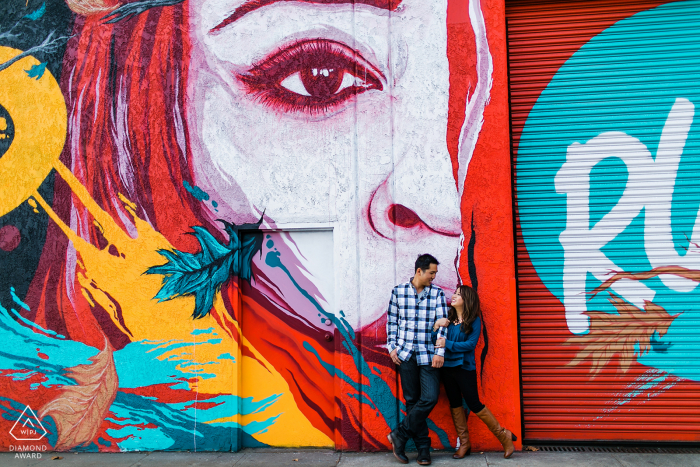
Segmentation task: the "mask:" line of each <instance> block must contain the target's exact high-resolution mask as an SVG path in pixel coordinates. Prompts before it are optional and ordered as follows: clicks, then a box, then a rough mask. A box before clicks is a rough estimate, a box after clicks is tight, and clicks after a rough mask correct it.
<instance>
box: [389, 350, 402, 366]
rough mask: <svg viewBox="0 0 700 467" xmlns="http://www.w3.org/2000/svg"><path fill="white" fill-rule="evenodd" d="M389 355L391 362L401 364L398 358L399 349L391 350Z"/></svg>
mask: <svg viewBox="0 0 700 467" xmlns="http://www.w3.org/2000/svg"><path fill="white" fill-rule="evenodd" d="M389 356H390V357H391V361H392V362H394V363H395V364H397V365H399V366H401V360H399V349H394V350H392V351H391V353H390V354H389Z"/></svg>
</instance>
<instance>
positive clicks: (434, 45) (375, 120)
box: [187, 0, 461, 329]
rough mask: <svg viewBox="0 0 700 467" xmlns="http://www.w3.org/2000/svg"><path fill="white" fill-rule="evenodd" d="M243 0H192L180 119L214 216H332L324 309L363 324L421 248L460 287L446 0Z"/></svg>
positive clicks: (280, 221)
mask: <svg viewBox="0 0 700 467" xmlns="http://www.w3.org/2000/svg"><path fill="white" fill-rule="evenodd" d="M245 3H246V2H245V1H243V0H190V23H191V37H192V44H191V62H190V68H189V75H188V96H187V97H188V109H187V115H188V129H189V132H190V140H191V145H192V146H191V150H192V154H193V158H194V172H195V177H196V180H195V182H196V184H197V185H198V186H199V187H200V188H202V189H203V190H204V191H206V192H207V193H209V195H210V196H211V198H212V199H213V200H215V201H216V202H217V203H218V211H216V212H214V211H213V209H214V208H211V209H212V212H211V217H212V219H216V218H224V219H227V220H230V221H233V222H236V223H240V222H251V221H254V220H257V218H259V216H260V213H261V212H262V211H263V210H265V214H266V217H269V219H271V221H270V224H271V225H272V224H273V223H274V225H276V226H278V227H280V228H285V227H289V226H299V225H300V224H304V225H307V226H308V225H318V226H322V225H323V226H332V227H333V230H334V238H333V242H334V258H333V262H334V265H335V277H336V293H335V310H332V311H334V312H337V311H338V310H341V309H342V310H343V311H344V312H345V315H346V316H347V317H348V321H349V322H350V324H351V325H352V326H353V327H355V328H356V329H357V328H358V327H361V326H364V325H368V324H371V323H372V322H374V321H375V320H376V319H377V318H378V317H379V316H381V315H382V314H383V313H385V312H386V307H387V304H388V300H389V295H390V290H391V287H392V286H393V285H395V284H396V283H399V282H405V281H408V280H410V278H411V277H412V276H413V273H414V262H415V259H416V257H417V256H418V255H419V254H421V253H431V254H433V255H434V256H436V257H437V258H438V260H439V261H440V262H441V263H442V266H441V267H440V273H439V274H438V276H437V278H436V280H435V284H437V285H441V286H443V287H449V288H452V287H454V286H455V285H456V283H457V275H456V272H455V268H454V260H455V258H456V256H457V253H458V249H459V241H460V240H459V236H460V233H461V221H460V211H459V199H458V194H457V188H456V184H455V181H454V176H453V172H452V165H451V161H450V156H449V154H448V152H447V146H446V128H447V113H448V98H449V65H448V60H447V28H446V11H447V0H404V1H403V2H402V3H401V4H400V5H399V6H398V7H397V8H396V9H395V10H394V11H389V10H387V9H383V8H381V7H377V6H373V5H379V4H381V3H382V1H381V0H371V1H370V0H367V3H371V5H370V4H364V3H361V1H360V0H357V3H356V4H355V5H353V4H351V3H341V2H339V3H327V2H325V3H312V2H311V1H295V2H289V1H278V2H276V3H270V4H267V5H265V6H262V7H259V8H256V9H251V11H248V12H247V13H245V14H243V15H240V12H241V11H244V10H243V9H241V8H240V7H242V6H243V5H244V4H245ZM261 3H267V2H259V1H258V2H256V4H257V5H260V4H261ZM387 3H392V2H388V1H387ZM393 3H394V4H395V3H397V2H396V0H394V1H393ZM234 12H238V13H237V14H234V15H233V17H232V16H231V15H232V14H233V13H234ZM227 18H229V19H228V20H227ZM234 18H237V19H235V20H233V19H234ZM301 254H302V255H303V251H302V252H301ZM302 262H303V261H302ZM306 266H307V267H308V268H310V273H311V274H312V275H313V274H314V271H313V265H306ZM355 284H357V285H355ZM448 290H449V289H448ZM360 310H361V311H360Z"/></svg>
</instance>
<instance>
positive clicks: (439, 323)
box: [433, 318, 450, 331]
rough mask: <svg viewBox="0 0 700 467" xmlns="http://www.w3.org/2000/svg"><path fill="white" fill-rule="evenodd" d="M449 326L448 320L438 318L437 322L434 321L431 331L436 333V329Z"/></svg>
mask: <svg viewBox="0 0 700 467" xmlns="http://www.w3.org/2000/svg"><path fill="white" fill-rule="evenodd" d="M449 325H450V320H448V319H447V318H440V319H439V320H437V321H435V324H434V325H433V331H437V330H438V328H444V327H447V326H449Z"/></svg>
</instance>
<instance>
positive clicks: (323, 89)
mask: <svg viewBox="0 0 700 467" xmlns="http://www.w3.org/2000/svg"><path fill="white" fill-rule="evenodd" d="M380 77H382V74H381V73H380V72H379V71H378V70H377V69H376V68H374V67H373V66H371V65H370V64H369V63H367V61H366V60H365V59H364V58H362V56H360V54H359V53H357V52H355V51H354V50H352V49H350V48H348V47H347V46H345V45H343V44H341V43H338V42H333V41H327V40H312V41H304V42H297V43H295V44H292V45H291V46H289V47H287V48H285V49H284V50H282V51H280V52H277V53H276V54H274V55H272V56H271V57H267V58H265V59H264V60H263V61H262V62H260V63H258V64H256V65H255V66H253V68H251V69H250V70H249V71H248V72H247V73H245V74H243V75H240V76H239V79H240V80H241V81H242V82H243V83H244V84H245V86H246V87H247V90H248V92H249V93H250V94H252V95H253V96H255V98H256V99H257V100H258V101H259V102H262V103H263V104H264V105H266V106H268V107H271V108H273V109H275V110H281V111H283V112H290V113H291V112H304V113H309V114H321V113H324V112H326V111H329V110H332V109H334V108H335V107H338V106H340V105H341V104H342V103H344V102H345V101H347V100H348V99H350V98H351V97H352V96H355V95H357V94H361V93H363V92H365V91H368V90H373V89H376V90H379V91H381V90H382V89H383V86H382V81H381V79H380Z"/></svg>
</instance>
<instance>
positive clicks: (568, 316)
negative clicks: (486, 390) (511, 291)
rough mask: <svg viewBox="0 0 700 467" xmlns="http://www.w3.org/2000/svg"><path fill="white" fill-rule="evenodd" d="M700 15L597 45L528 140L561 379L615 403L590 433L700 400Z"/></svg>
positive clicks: (648, 14) (527, 192)
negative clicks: (699, 80)
mask: <svg viewBox="0 0 700 467" xmlns="http://www.w3.org/2000/svg"><path fill="white" fill-rule="evenodd" d="M699 13H700V2H697V1H687V2H671V3H667V4H665V5H662V6H659V7H657V8H654V9H651V10H647V11H643V12H640V13H637V14H635V15H633V16H630V17H628V18H626V19H624V20H622V21H619V22H617V23H616V24H614V25H613V26H611V27H609V28H608V29H606V30H605V31H603V32H602V33H600V34H598V35H597V36H595V37H593V38H592V39H591V40H590V41H588V42H587V43H586V44H585V45H583V46H582V47H581V48H580V49H579V50H578V51H577V52H575V53H574V54H573V55H572V56H571V57H570V58H569V59H568V61H567V62H566V63H565V64H564V65H563V66H562V67H561V68H559V70H558V71H557V73H556V74H555V75H554V77H553V79H552V80H551V82H550V83H549V84H548V85H547V87H546V89H544V91H543V92H542V94H541V95H540V97H539V99H538V100H537V103H536V104H535V106H534V107H533V108H532V111H531V112H530V114H529V116H528V119H527V122H526V124H525V127H524V129H523V133H522V137H521V139H520V142H519V146H518V152H517V167H516V170H517V172H518V174H521V175H519V176H518V177H517V188H518V209H519V211H518V214H519V218H520V223H521V227H522V232H523V237H524V240H525V245H526V248H527V252H528V254H529V258H530V260H531V261H532V264H533V265H534V267H535V270H536V271H537V273H538V275H539V278H540V280H541V281H542V283H543V284H544V285H545V286H546V287H547V289H548V290H549V292H550V293H551V294H552V295H553V296H554V297H556V298H557V299H558V300H559V301H560V302H561V304H562V308H563V309H562V312H563V313H562V318H564V319H563V320H557V321H556V322H557V330H556V336H557V339H558V338H559V336H564V339H563V340H562V341H561V344H562V345H563V346H564V347H562V349H563V350H562V352H566V353H567V354H568V355H570V360H569V363H568V365H567V366H566V367H565V368H558V369H554V370H553V372H554V373H555V374H556V375H558V376H562V377H564V376H566V375H574V374H575V375H581V374H583V375H587V378H588V381H589V384H591V386H589V387H590V388H594V387H595V388H596V389H595V391H596V392H597V394H599V395H600V397H601V398H607V399H608V400H607V402H605V405H606V407H607V409H606V413H594V414H582V415H576V417H578V418H580V421H581V423H582V426H586V427H591V426H593V425H594V424H596V423H604V421H605V420H609V419H610V418H611V417H612V418H615V419H616V418H618V415H619V414H622V413H623V412H622V411H624V410H628V411H632V410H634V407H636V408H637V409H638V408H639V407H640V406H642V405H643V404H645V403H648V402H649V401H652V400H654V399H655V398H657V397H661V398H663V397H665V398H666V399H664V400H665V401H666V402H659V403H660V404H668V406H669V407H670V406H671V405H672V404H673V402H672V401H673V398H674V397H676V398H677V399H678V400H681V399H683V398H686V397H697V396H695V395H694V394H698V386H697V384H695V383H696V382H698V381H700V372H699V371H700V369H699V367H698V366H697V364H696V363H695V362H696V361H697V357H698V356H699V355H700V341H698V339H697V332H696V329H697V325H698V324H697V323H698V319H700V307H699V306H698V303H700V295H698V294H699V293H700V289H698V287H697V286H698V280H699V279H700V254H699V253H700V247H699V242H700V217H698V207H699V206H700V185H698V183H697V176H696V172H697V167H698V165H697V164H698V157H699V156H700V152H699V151H698V148H699V147H700V146H699V144H700V143H699V141H700V130H699V126H698V116H697V115H698V105H699V104H700V93H699V92H698V89H697V86H696V83H695V81H694V79H693V76H694V74H696V72H697V66H698V56H697V53H696V52H697V50H698V46H699V45H700V33H699V31H700V29H698V18H700V15H699ZM671 24H672V25H673V26H670V25H671ZM611 40H615V41H618V42H616V46H615V47H611V46H610V41H611ZM535 168H536V172H533V170H534V169H535ZM543 206H546V209H542V207H543ZM559 331H561V332H559ZM571 352H573V353H571ZM582 371H583V373H581V372H582ZM624 375H628V376H631V382H630V383H629V384H628V385H626V387H620V386H619V379H618V378H619V377H621V376H624ZM616 381H617V382H616ZM679 403H680V402H679ZM624 413H631V412H624ZM601 420H602V421H601ZM688 430H690V431H688V434H689V435H690V434H691V433H690V432H691V431H692V429H691V428H688ZM625 436H630V435H628V434H626V435H625ZM669 436H685V431H684V432H683V433H682V434H680V435H678V434H676V435H671V434H669Z"/></svg>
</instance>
